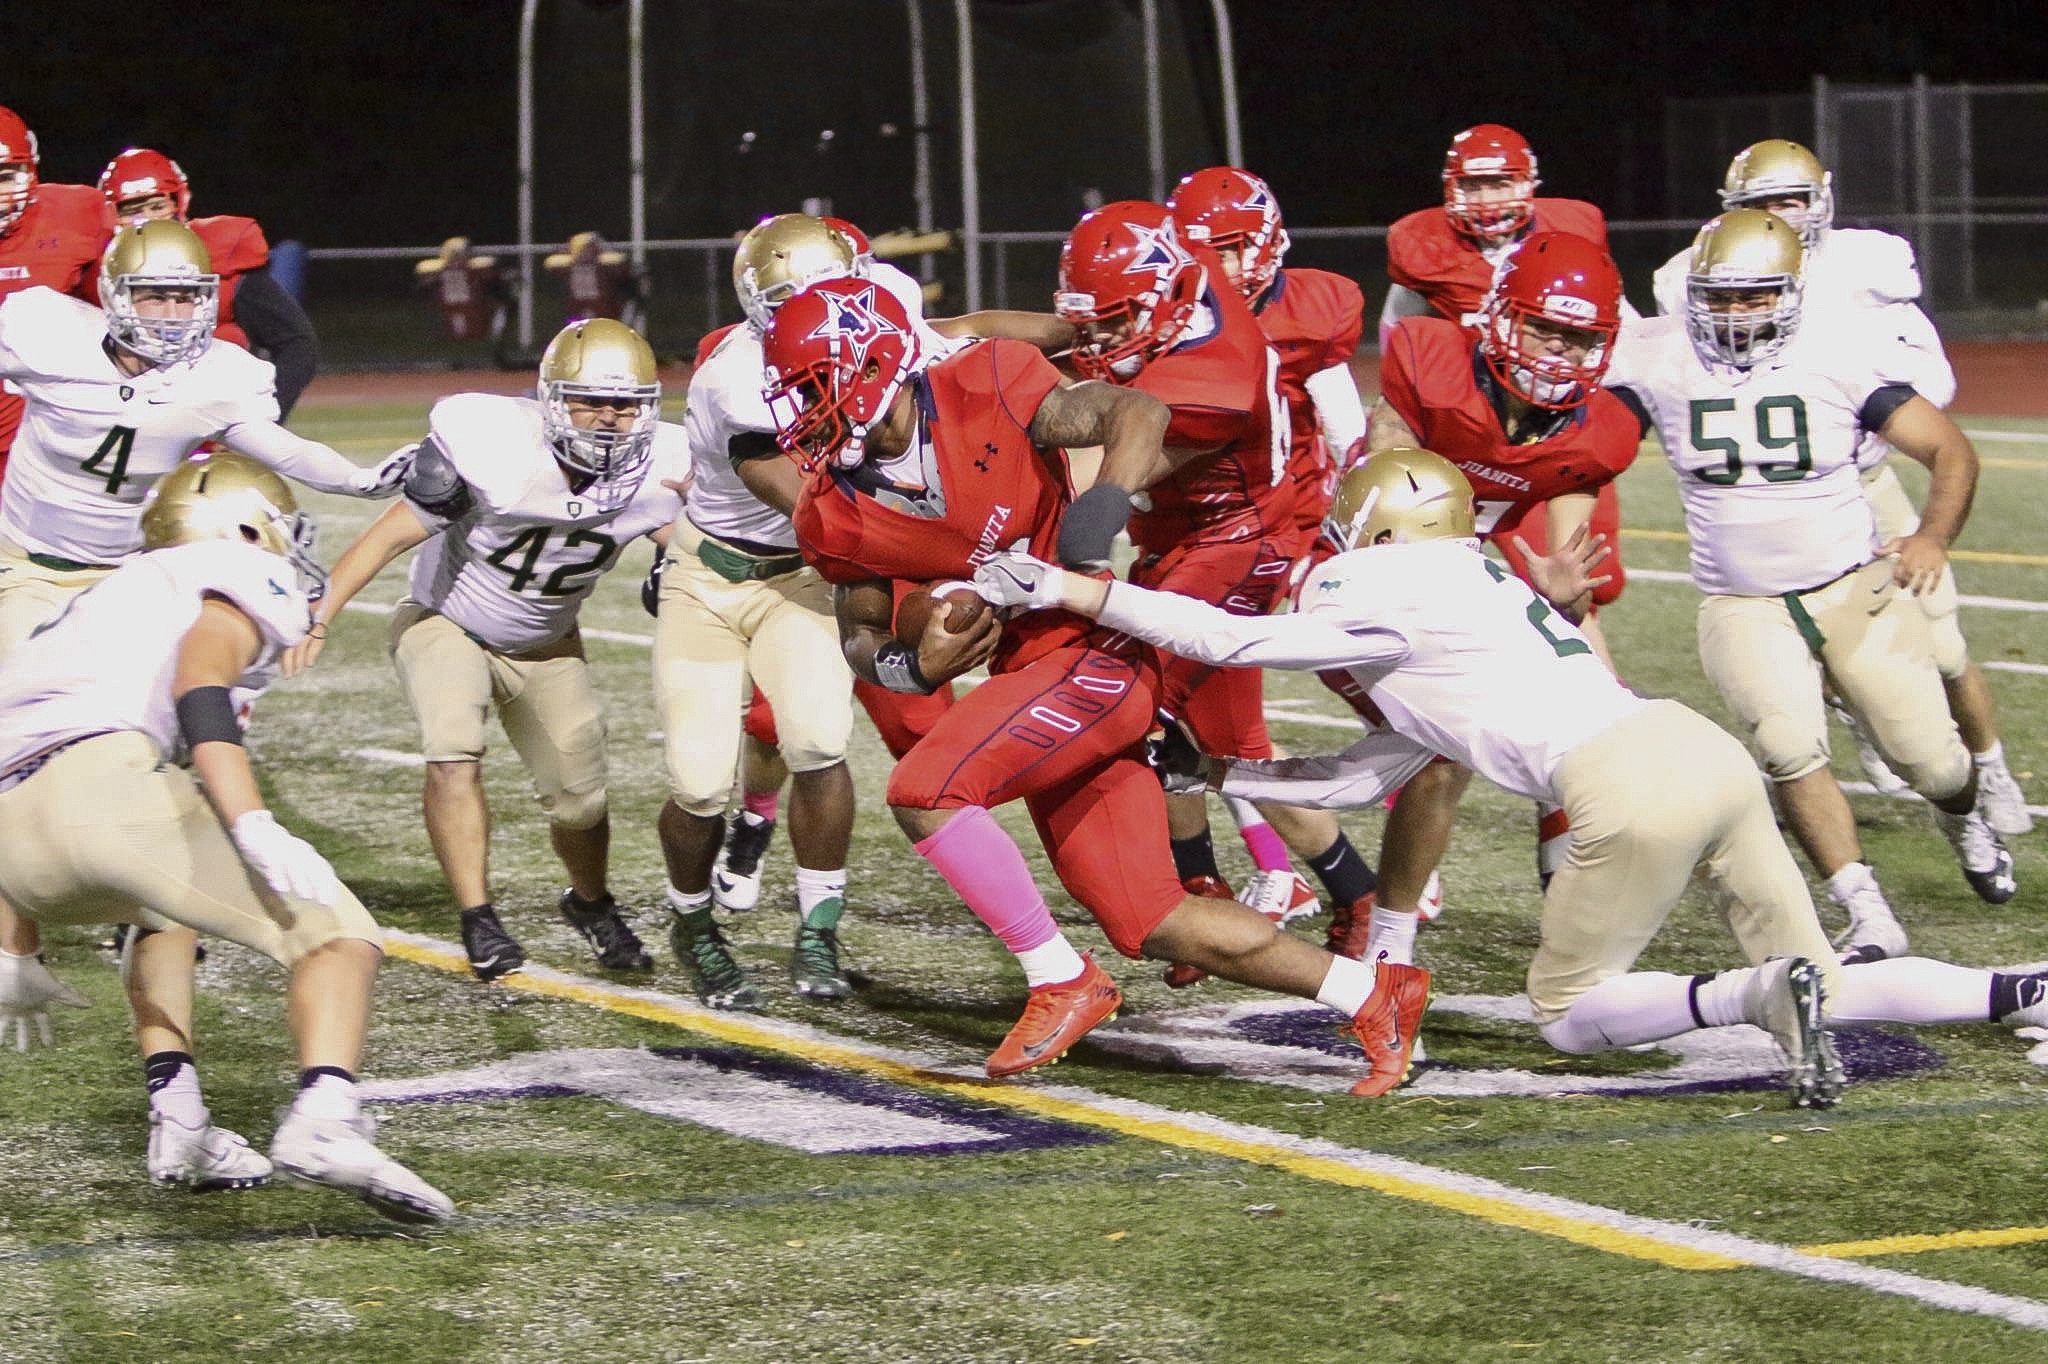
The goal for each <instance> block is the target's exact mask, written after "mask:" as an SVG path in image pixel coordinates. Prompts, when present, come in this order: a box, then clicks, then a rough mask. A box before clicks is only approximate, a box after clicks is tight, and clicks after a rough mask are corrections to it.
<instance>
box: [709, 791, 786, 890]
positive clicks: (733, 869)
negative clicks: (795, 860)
mask: <svg viewBox="0 0 2048 1364" xmlns="http://www.w3.org/2000/svg"><path fill="white" fill-rule="evenodd" d="M774 837H775V821H774V820H772V819H757V818H755V817H754V816H753V815H751V814H747V813H745V812H742V813H741V814H739V815H737V816H735V817H734V819H733V821H732V827H731V828H730V829H729V830H727V832H726V835H725V846H724V847H722V848H721V849H719V853H718V861H717V862H716V863H714V864H713V865H712V868H711V900H712V903H714V904H716V905H717V906H718V907H719V908H720V909H722V910H725V911H726V912H727V913H729V914H744V913H745V912H746V911H748V910H750V909H752V908H753V907H754V906H755V905H757V904H759V903H761V859H762V857H763V856H764V855H765V854H766V853H767V851H768V844H769V841H770V840H771V839H773V838H774Z"/></svg>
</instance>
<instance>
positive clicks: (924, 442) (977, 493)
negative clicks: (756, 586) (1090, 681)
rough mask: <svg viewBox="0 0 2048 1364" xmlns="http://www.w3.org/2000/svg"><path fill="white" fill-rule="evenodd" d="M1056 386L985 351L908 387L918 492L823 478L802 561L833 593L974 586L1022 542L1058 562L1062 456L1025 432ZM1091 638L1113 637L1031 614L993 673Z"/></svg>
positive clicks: (803, 521) (814, 485)
mask: <svg viewBox="0 0 2048 1364" xmlns="http://www.w3.org/2000/svg"><path fill="white" fill-rule="evenodd" d="M1059 382H1060V376H1059V371H1057V370H1055V369H1054V368H1053V367H1052V364H1051V362H1049V361H1048V360H1047V359H1046V358H1045V357H1044V356H1043V355H1041V354H1040V353H1039V351H1038V349H1037V347H1035V346H1030V345H1026V344H1025V343H1024V342H1022V341H1007V340H990V341H982V342H979V343H977V344H975V345H972V346H969V347H967V348H966V349H965V350H962V351H960V352H958V353H956V354H954V355H951V356H949V357H947V358H946V359H944V360H941V361H939V362H938V363H937V364H935V365H932V366H930V367H929V368H927V369H926V370H924V372H923V373H921V374H919V375H917V376H916V377H915V378H914V379H912V380H911V395H912V399H913V401H915V402H916V404H917V413H918V422H917V426H918V430H917V442H918V444H919V445H920V446H922V447H923V451H922V459H921V463H922V464H923V468H924V483H923V485H922V486H918V485H915V484H899V483H893V482H891V481H889V479H888V477H887V475H885V474H883V473H882V472H881V471H880V470H879V469H877V468H876V467H874V466H873V465H868V464H863V465H861V466H859V467H857V468H854V469H840V468H837V467H833V466H829V465H828V466H827V467H825V468H823V469H821V470H820V471H819V472H818V473H817V474H816V475H814V476H813V477H812V478H811V480H810V481H809V482H808V483H806V484H805V485H804V490H803V492H802V494H801V495H800V496H799V497H798V498H797V504H796V515H795V516H794V518H792V519H793V520H794V521H795V523H796V535H797V543H798V545H800V546H801V547H802V549H803V553H804V557H805V558H806V559H808V560H809V561H810V562H811V564H812V565H813V566H814V567H816V568H817V570H818V572H819V573H820V574H822V575H823V576H824V577H825V579H826V581H828V582H834V583H853V582H864V581H868V580H870V579H874V578H892V579H897V580H900V581H904V582H912V583H928V582H940V581H944V580H948V579H967V578H972V577H973V576H974V570H975V568H976V567H977V566H979V565H980V564H981V562H982V561H983V560H984V559H987V558H989V557H990V556H992V555H995V554H999V553H1001V552H1002V551H1003V550H1006V549H1010V548H1012V547H1014V546H1016V545H1017V543H1018V542H1019V541H1023V542H1024V543H1025V545H1026V547H1027V548H1029V549H1030V551H1031V552H1032V553H1033V554H1035V555H1037V556H1038V557H1039V558H1041V559H1046V560H1054V561H1056V560H1057V559H1058V557H1059V554H1058V542H1059V521H1060V514H1061V513H1062V512H1063V511H1065V510H1066V506H1067V503H1068V502H1070V501H1071V500H1072V486H1073V485H1072V481H1071V479H1070V477H1069V475H1068V471H1067V456H1066V451H1064V450H1058V449H1053V450H1041V449H1040V448H1039V447H1038V446H1037V445H1036V444H1034V443H1033V441H1032V439H1031V433H1030V427H1031V419H1032V418H1033V417H1034V416H1036V415H1037V412H1038V406H1039V404H1040V403H1042V402H1044V401H1045V395H1046V394H1048V393H1050V392H1052V390H1053V389H1055V388H1057V387H1058V386H1059ZM1091 633H1100V634H1102V635H1103V636H1104V637H1105V638H1106V637H1107V636H1108V635H1109V634H1110V633H1111V632H1108V631H1098V629H1097V627H1096V626H1095V625H1094V624H1093V623H1092V622H1089V621H1085V620H1082V619H1081V618H1080V617H1078V616H1072V615H1069V614H1067V613H1066V612H1064V611H1032V612H1027V613H1025V614H1023V615H1021V616H1019V617H1017V619H1015V620H1013V621H1011V622H1010V623H1009V624H1008V625H1007V626H1005V627H1004V630H1003V639H1002V643H1000V644H999V645H997V646H996V652H995V657H994V658H993V659H992V660H991V661H990V665H989V671H990V672H997V673H1000V672H1012V671H1015V670H1016V669H1019V668H1022V667H1024V666H1025V665H1026V664H1029V663H1030V662H1032V661H1033V660H1035V659H1038V658H1041V657H1043V656H1044V655H1046V654H1048V653H1050V652H1052V651H1053V650H1054V649H1059V648H1064V647H1067V646H1070V645H1076V644H1081V643H1084V642H1085V641H1087V639H1088V637H1089V635H1090V634H1091Z"/></svg>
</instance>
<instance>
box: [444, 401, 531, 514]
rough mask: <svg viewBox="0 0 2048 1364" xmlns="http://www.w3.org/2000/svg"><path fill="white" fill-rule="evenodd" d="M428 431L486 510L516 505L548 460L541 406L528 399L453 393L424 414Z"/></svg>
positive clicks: (505, 508) (504, 508) (498, 509)
mask: <svg viewBox="0 0 2048 1364" xmlns="http://www.w3.org/2000/svg"><path fill="white" fill-rule="evenodd" d="M427 429H428V431H429V432H430V433H431V435H432V436H433V438H434V440H436V441H437V442H439V444H440V446H441V448H442V450H443V452H444V453H445V454H446V455H447V457H448V462H449V463H450V464H452V465H454V467H455V471H456V473H458V474H459V475H460V476H461V478H462V480H463V482H465V483H467V484H468V485H469V486H470V489H471V490H472V492H474V493H475V495H476V496H477V497H479V498H480V499H481V500H482V501H483V503H484V505H486V506H488V507H490V508H491V509H492V510H494V511H505V510H508V509H510V508H511V507H513V506H515V505H517V503H518V501H519V499H520V496H521V495H522V494H523V493H524V492H525V491H526V490H527V488H528V487H529V486H530V485H531V484H532V483H533V481H534V479H535V477H536V476H537V475H538V474H539V473H540V472H541V470H542V468H543V467H544V466H545V465H546V464H548V463H550V462H551V457H550V456H549V455H548V453H547V450H546V449H545V448H544V446H543V445H542V442H541V434H540V405H539V404H538V403H537V402H535V401H534V400H533V399H531V398H509V397H500V396H499V395H497V394H494V393H457V394H453V395H451V396H449V397H446V398H443V399H441V400H440V401H439V402H437V403H435V404H434V407H433V410H432V411H431V412H429V413H428V414H427Z"/></svg>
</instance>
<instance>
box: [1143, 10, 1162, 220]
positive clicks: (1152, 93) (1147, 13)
mask: <svg viewBox="0 0 2048 1364" xmlns="http://www.w3.org/2000/svg"><path fill="white" fill-rule="evenodd" d="M1138 18H1139V22H1140V27H1141V28H1142V29H1143V32H1144V37H1145V165H1146V168H1147V170H1148V171H1150V173H1151V176H1152V181H1151V184H1152V201H1153V202H1154V203H1164V202H1166V117H1165V110H1164V109H1162V108H1161V107H1160V105H1161V96H1160V91H1159V0H1138Z"/></svg>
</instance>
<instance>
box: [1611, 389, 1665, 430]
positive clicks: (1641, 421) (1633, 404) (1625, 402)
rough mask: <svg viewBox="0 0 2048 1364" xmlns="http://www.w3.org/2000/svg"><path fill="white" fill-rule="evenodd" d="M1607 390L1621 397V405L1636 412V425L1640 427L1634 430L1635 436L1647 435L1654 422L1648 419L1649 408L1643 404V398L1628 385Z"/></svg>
mask: <svg viewBox="0 0 2048 1364" xmlns="http://www.w3.org/2000/svg"><path fill="white" fill-rule="evenodd" d="M1607 391H1608V392H1609V393H1612V394H1613V395H1614V396H1615V397H1617V398H1619V399H1621V405H1622V406H1623V407H1625V408H1627V409H1628V410H1629V411H1631V412H1633V413H1635V414H1636V425H1638V426H1639V427H1641V428H1642V429H1641V430H1639V431H1637V432H1636V438H1637V439H1638V440H1640V439H1641V438H1642V437H1644V436H1647V435H1649V434H1650V428H1651V427H1652V426H1654V425H1656V423H1654V422H1652V421H1651V420H1650V409H1649V408H1647V407H1644V406H1643V400H1642V399H1641V398H1640V397H1638V396H1637V395H1636V391H1635V390H1634V389H1632V388H1628V387H1622V388H1610V389H1608V390H1607Z"/></svg>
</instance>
